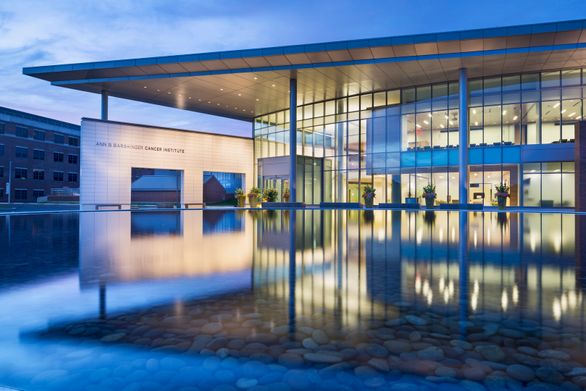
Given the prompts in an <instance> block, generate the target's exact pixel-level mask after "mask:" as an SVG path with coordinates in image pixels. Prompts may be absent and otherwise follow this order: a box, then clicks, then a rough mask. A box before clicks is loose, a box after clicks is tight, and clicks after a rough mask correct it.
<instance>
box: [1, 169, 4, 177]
mask: <svg viewBox="0 0 586 391" xmlns="http://www.w3.org/2000/svg"><path fill="white" fill-rule="evenodd" d="M0 178H4V167H0Z"/></svg>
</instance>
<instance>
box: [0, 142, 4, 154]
mask: <svg viewBox="0 0 586 391" xmlns="http://www.w3.org/2000/svg"><path fill="white" fill-rule="evenodd" d="M3 155H4V144H0V156H3Z"/></svg>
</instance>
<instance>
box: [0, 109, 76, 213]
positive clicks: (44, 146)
mask: <svg viewBox="0 0 586 391" xmlns="http://www.w3.org/2000/svg"><path fill="white" fill-rule="evenodd" d="M79 135H80V127H79V125H74V124H70V123H67V122H62V121H57V120H54V119H51V118H46V117H41V116H38V115H33V114H29V113H25V112H22V111H17V110H12V109H9V108H6V107H0V202H6V201H8V199H9V197H8V191H7V188H8V187H10V190H9V192H10V193H11V201H12V202H35V201H37V198H39V197H43V196H48V195H51V194H55V193H61V194H63V193H65V194H70V193H77V189H79ZM10 179H12V185H11V186H8V182H10Z"/></svg>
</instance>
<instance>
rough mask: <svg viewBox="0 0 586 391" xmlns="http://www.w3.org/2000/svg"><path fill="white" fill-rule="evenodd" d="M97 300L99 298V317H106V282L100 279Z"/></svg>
mask: <svg viewBox="0 0 586 391" xmlns="http://www.w3.org/2000/svg"><path fill="white" fill-rule="evenodd" d="M99 300H100V319H106V315H107V314H106V284H105V283H104V282H102V281H100V291H99Z"/></svg>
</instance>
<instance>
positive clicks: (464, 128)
mask: <svg viewBox="0 0 586 391" xmlns="http://www.w3.org/2000/svg"><path fill="white" fill-rule="evenodd" d="M459 130H460V146H459V147H458V157H459V166H458V167H459V174H460V204H467V203H468V72H467V71H466V68H462V69H460V127H459Z"/></svg>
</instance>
